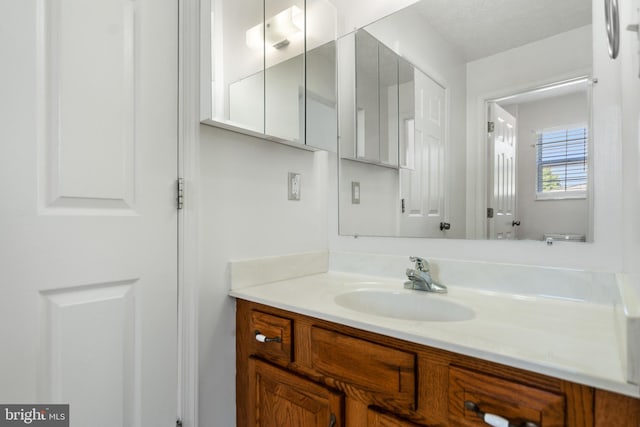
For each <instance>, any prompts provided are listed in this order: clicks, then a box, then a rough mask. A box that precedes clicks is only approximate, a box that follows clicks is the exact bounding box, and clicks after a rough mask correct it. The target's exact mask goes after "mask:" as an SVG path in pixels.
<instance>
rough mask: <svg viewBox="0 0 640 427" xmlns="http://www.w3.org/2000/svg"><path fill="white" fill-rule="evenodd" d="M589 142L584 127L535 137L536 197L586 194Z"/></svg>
mask: <svg viewBox="0 0 640 427" xmlns="http://www.w3.org/2000/svg"><path fill="white" fill-rule="evenodd" d="M588 140H589V136H588V129H587V128H586V126H585V127H574V128H570V129H560V130H552V131H543V132H540V133H538V142H537V144H536V147H537V166H538V168H537V169H538V180H537V186H538V188H537V190H538V194H543V195H548V196H553V195H557V196H559V197H562V196H563V195H567V193H582V194H586V190H587V176H588V175H587V174H588V165H587V163H588V162H587V159H588V153H587V147H588V144H587V142H588Z"/></svg>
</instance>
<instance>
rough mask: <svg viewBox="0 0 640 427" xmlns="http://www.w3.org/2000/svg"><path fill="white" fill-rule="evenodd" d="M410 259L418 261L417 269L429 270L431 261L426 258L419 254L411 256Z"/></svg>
mask: <svg viewBox="0 0 640 427" xmlns="http://www.w3.org/2000/svg"><path fill="white" fill-rule="evenodd" d="M409 260H410V261H411V262H415V263H416V270H418V271H429V262H428V261H427V260H426V259H424V258H420V257H417V256H410V257H409Z"/></svg>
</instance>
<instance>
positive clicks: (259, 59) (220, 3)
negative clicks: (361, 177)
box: [200, 0, 337, 151]
mask: <svg viewBox="0 0 640 427" xmlns="http://www.w3.org/2000/svg"><path fill="white" fill-rule="evenodd" d="M201 4H202V11H201V16H202V21H201V28H202V38H201V91H200V93H201V102H200V111H201V115H200V118H201V121H202V123H204V124H209V125H213V126H218V127H222V128H226V129H229V130H233V131H236V132H241V133H245V134H248V135H253V136H258V137H262V138H266V139H270V140H273V141H276V142H281V143H285V144H288V145H293V146H297V147H301V148H309V149H325V150H330V151H335V150H336V149H337V94H336V43H335V39H336V31H337V28H336V27H337V24H336V23H337V14H336V10H335V7H334V6H333V4H332V3H331V2H329V1H328V0H306V1H305V0H204V1H202V3H201Z"/></svg>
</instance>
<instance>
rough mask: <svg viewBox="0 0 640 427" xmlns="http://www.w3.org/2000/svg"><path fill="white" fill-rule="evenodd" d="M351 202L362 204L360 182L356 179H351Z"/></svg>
mask: <svg viewBox="0 0 640 427" xmlns="http://www.w3.org/2000/svg"><path fill="white" fill-rule="evenodd" d="M351 203H352V204H354V205H359V204H360V183H359V182H356V181H351Z"/></svg>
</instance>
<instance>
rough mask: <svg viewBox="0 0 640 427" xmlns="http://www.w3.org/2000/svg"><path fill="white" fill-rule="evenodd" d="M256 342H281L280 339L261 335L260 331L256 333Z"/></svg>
mask: <svg viewBox="0 0 640 427" xmlns="http://www.w3.org/2000/svg"><path fill="white" fill-rule="evenodd" d="M256 341H260V342H281V341H282V340H281V339H280V337H273V338H269V337H268V336H266V335H263V334H261V333H260V331H256Z"/></svg>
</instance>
